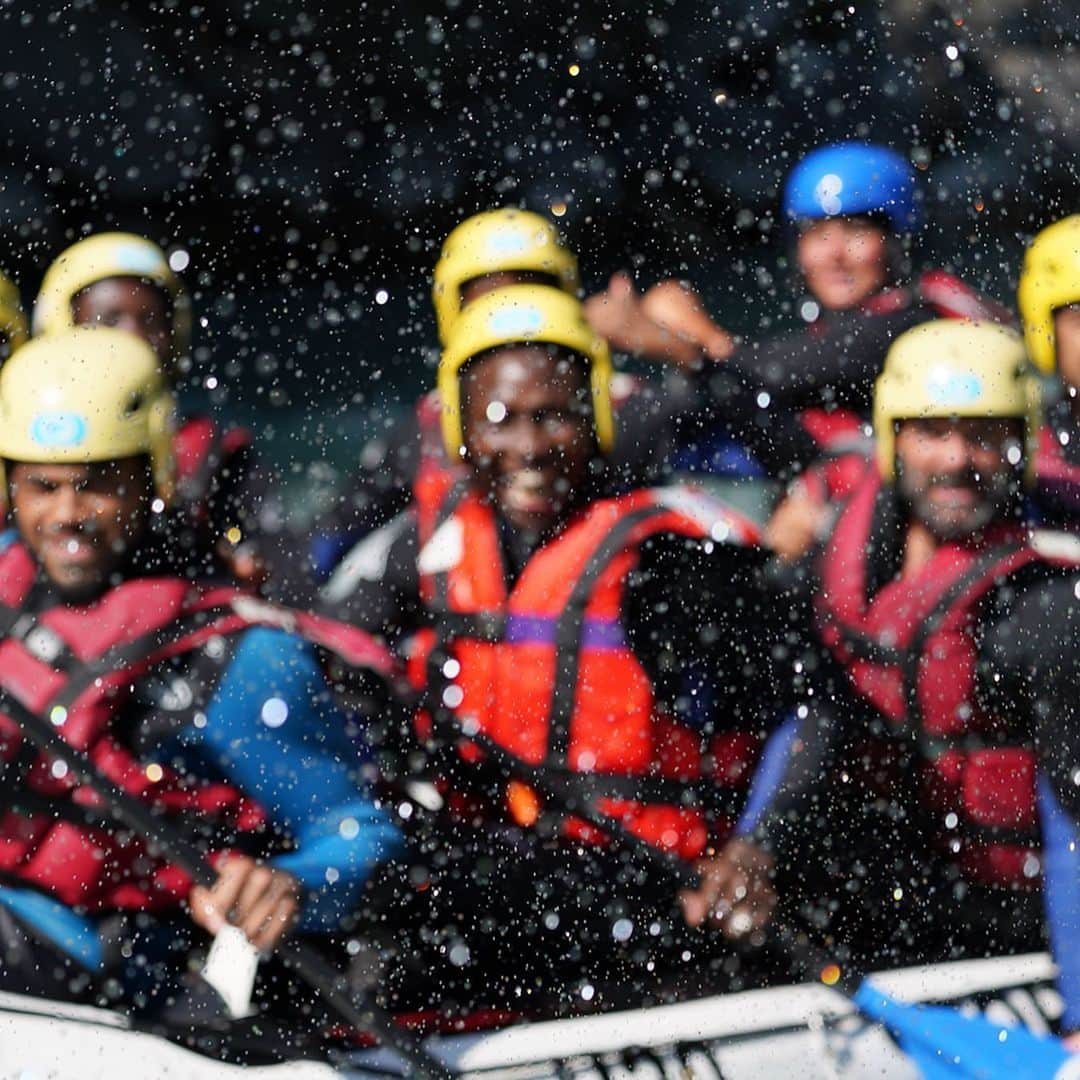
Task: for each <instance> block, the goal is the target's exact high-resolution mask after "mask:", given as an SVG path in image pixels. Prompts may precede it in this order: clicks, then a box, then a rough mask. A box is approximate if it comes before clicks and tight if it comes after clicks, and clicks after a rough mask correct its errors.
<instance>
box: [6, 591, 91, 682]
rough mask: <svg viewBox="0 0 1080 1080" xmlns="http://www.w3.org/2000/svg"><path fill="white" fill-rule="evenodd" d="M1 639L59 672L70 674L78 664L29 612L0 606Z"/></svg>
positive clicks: (57, 637)
mask: <svg viewBox="0 0 1080 1080" xmlns="http://www.w3.org/2000/svg"><path fill="white" fill-rule="evenodd" d="M5 638H10V639H13V640H15V641H18V642H20V643H21V644H22V646H23V648H24V649H26V651H27V652H28V653H30V655H31V656H33V657H34V658H35V659H37V660H40V661H41V662H42V663H43V664H48V665H49V666H50V667H52V668H55V669H56V670H57V671H59V672H67V671H70V670H71V669H72V667H73V666H75V665H77V664H78V663H79V661H78V660H77V659H76V657H75V654H74V653H73V652H72V651H71V648H70V646H69V645H68V643H67V642H66V641H65V640H64V639H63V638H62V637H61V636H60V635H59V634H58V633H57V632H56V631H55V630H53V629H52V628H51V627H48V626H43V625H42V624H41V623H40V622H39V621H38V620H37V619H36V618H35V617H34V615H33V614H32V613H31V612H29V611H26V610H24V609H23V608H18V607H12V606H11V605H9V604H0V641H3V640H4V639H5Z"/></svg>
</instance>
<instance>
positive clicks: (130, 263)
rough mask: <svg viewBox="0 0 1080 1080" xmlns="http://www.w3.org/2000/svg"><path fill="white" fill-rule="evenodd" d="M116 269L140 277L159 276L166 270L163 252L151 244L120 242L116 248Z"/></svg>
mask: <svg viewBox="0 0 1080 1080" xmlns="http://www.w3.org/2000/svg"><path fill="white" fill-rule="evenodd" d="M114 255H115V258H116V269H117V270H118V271H120V272H121V273H125V274H136V275H138V276H139V277H143V276H146V277H157V276H159V275H161V274H163V273H164V272H165V269H166V267H165V264H164V262H163V261H162V257H161V253H160V252H159V251H158V250H157V249H156V248H154V247H152V246H151V245H149V244H134V243H130V242H129V243H126V244H118V245H117V246H116V248H115V249H114Z"/></svg>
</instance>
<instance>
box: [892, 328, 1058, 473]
mask: <svg viewBox="0 0 1080 1080" xmlns="http://www.w3.org/2000/svg"><path fill="white" fill-rule="evenodd" d="M928 416H945V417H949V416H986V417H997V416H1015V417H1018V418H1020V419H1022V420H1023V421H1024V441H1025V453H1026V457H1025V464H1026V468H1027V473H1028V477H1029V479H1030V478H1031V476H1032V475H1033V474H1034V466H1035V450H1036V447H1037V445H1038V434H1039V426H1040V415H1039V386H1038V381H1037V379H1036V378H1035V376H1034V375H1033V374H1032V372H1031V368H1030V366H1029V365H1028V362H1027V356H1026V354H1025V352H1024V343H1023V341H1022V340H1021V339H1020V335H1019V334H1018V333H1017V332H1016V331H1015V330H1012V329H1010V328H1008V327H1006V326H1002V325H1001V324H1000V323H990V322H983V323H976V322H969V321H967V320H966V319H938V320H935V321H933V322H926V323H921V324H920V325H919V326H916V327H914V328H913V329H911V330H908V331H906V332H905V333H903V334H901V335H900V336H899V337H898V338H897V339H896V340H895V341H894V342H893V344H892V347H891V348H890V349H889V351H888V354H887V355H886V357H885V366H884V368H883V369H882V372H881V374H880V375H879V376H878V380H877V385H876V386H875V387H874V435H875V439H876V441H877V457H878V466H879V468H880V470H881V476H882V478H883V479H884V480H885V482H886V483H891V482H892V481H893V480H894V479H895V478H896V431H895V424H896V422H897V421H898V420H910V419H914V418H916V417H928Z"/></svg>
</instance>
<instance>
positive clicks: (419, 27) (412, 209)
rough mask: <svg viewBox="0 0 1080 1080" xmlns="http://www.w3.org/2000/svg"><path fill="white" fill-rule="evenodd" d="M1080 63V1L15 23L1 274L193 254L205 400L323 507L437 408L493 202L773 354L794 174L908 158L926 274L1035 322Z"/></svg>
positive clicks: (158, 8) (163, 1)
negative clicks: (462, 233) (458, 306)
mask: <svg viewBox="0 0 1080 1080" xmlns="http://www.w3.org/2000/svg"><path fill="white" fill-rule="evenodd" d="M1078 38H1080V5H1073V4H1069V3H1065V2H1062V3H1047V4H1041V5H1032V4H1028V5H1026V6H1025V5H1022V4H1020V3H1010V2H1005V3H980V4H975V5H963V4H956V5H936V4H926V3H921V2H918V0H891V2H889V0H886V2H884V3H867V2H863V0H850V2H849V3H846V4H844V3H827V2H816V3H806V2H799V0H788V2H785V0H779V2H773V3H748V2H746V0H734V2H731V3H715V4H710V3H696V2H682V0H679V2H656V3H653V4H626V5H615V4H609V3H592V2H588V0H582V2H579V3H572V4H550V3H549V4H536V3H529V4H505V5H499V4H470V3H466V2H463V0H445V2H444V3H442V4H434V3H424V4H417V3H389V2H385V3H384V2H367V3H365V2H362V0H353V2H351V3H304V2H295V3H287V2H281V0H244V2H236V0H228V2H222V0H217V2H211V0H207V2H201V0H183V2H180V0H157V2H146V3H136V2H128V0H116V2H107V0H95V2H73V3H67V4H60V3H50V2H48V0H45V2H43V3H33V2H31V0H0V56H2V61H3V63H2V77H0V262H2V263H3V265H4V266H5V268H6V269H7V270H8V271H9V272H10V273H11V274H12V275H13V276H14V277H15V278H16V280H17V281H18V282H19V284H20V286H21V287H22V289H23V292H24V296H25V297H26V298H27V300H28V301H29V300H30V298H32V296H33V295H34V292H35V290H36V287H37V284H38V282H39V280H40V276H41V273H42V271H43V270H44V268H45V266H46V265H47V264H48V263H49V262H50V261H51V260H52V258H53V257H55V255H56V254H58V253H59V251H60V250H61V249H62V248H63V247H64V246H66V245H67V244H68V243H70V242H72V241H73V240H74V239H76V238H78V237H79V236H82V235H84V234H86V233H87V232H90V231H93V230H97V229H102V228H126V229H132V230H134V231H138V232H141V233H143V234H145V235H147V236H149V237H151V238H153V239H154V240H156V241H158V242H160V243H162V244H164V245H166V246H167V247H169V248H170V249H174V248H179V249H183V250H184V251H186V252H187V253H188V255H189V257H190V265H189V266H188V268H187V270H186V271H185V274H184V276H185V278H186V280H187V281H188V283H189V285H190V287H191V288H192V290H193V292H194V294H195V300H196V315H197V327H196V345H197V349H196V354H195V355H196V367H195V370H194V372H193V373H192V376H191V377H190V378H189V380H188V384H187V386H186V388H185V392H186V394H187V395H188V396H189V397H191V398H197V397H202V398H203V400H204V401H205V400H206V399H209V400H211V401H212V403H213V405H214V406H215V407H218V408H220V409H221V410H222V411H223V412H225V413H229V414H231V415H238V416H242V417H244V418H247V419H249V420H252V421H254V422H255V423H256V425H257V428H258V431H259V434H260V437H262V438H263V439H265V440H266V441H267V446H268V448H269V451H270V452H271V453H272V455H273V456H274V458H275V459H276V460H277V461H279V462H282V463H285V465H286V468H287V471H289V473H290V475H291V476H292V477H293V479H294V480H301V479H304V478H305V477H306V480H305V490H306V489H307V486H308V485H309V484H310V481H311V480H312V479H320V478H321V479H325V478H326V477H327V476H328V475H329V474H328V473H327V472H326V470H325V469H322V468H321V467H318V466H317V467H315V468H314V469H313V468H312V467H311V463H313V462H318V461H320V460H321V459H327V460H331V461H335V462H337V463H338V465H346V466H347V465H348V463H349V461H350V460H351V459H353V458H354V457H355V454H356V452H357V446H358V445H359V439H358V438H353V437H352V436H357V437H359V436H360V435H362V434H364V433H367V432H370V431H371V430H373V429H374V427H376V426H377V425H378V424H380V423H386V422H390V421H391V420H392V417H393V416H394V410H395V409H398V408H400V407H404V405H405V404H406V403H407V402H408V400H409V399H410V398H411V397H412V396H413V395H414V394H415V393H416V392H417V391H418V390H419V389H420V388H422V387H424V386H426V385H427V384H428V383H429V381H430V379H431V377H432V364H433V363H434V352H433V350H432V345H433V342H434V323H433V320H432V317H431V313H430V305H429V299H428V289H429V284H428V282H429V274H430V270H431V267H432V264H433V261H434V258H435V254H436V252H437V249H438V246H439V244H440V243H441V241H442V239H443V237H444V236H445V234H446V233H447V232H448V231H449V229H450V228H451V227H452V226H453V225H454V224H455V223H456V222H457V221H458V220H460V218H461V217H463V216H465V215H466V214H468V213H471V212H474V211H476V210H479V209H484V208H488V207H491V206H495V205H503V204H511V203H513V204H519V205H527V206H529V207H531V208H533V209H538V210H545V209H546V210H548V211H550V212H552V213H554V214H555V215H556V216H557V217H559V220H560V223H561V225H562V226H563V228H564V230H565V232H566V235H567V239H568V241H569V242H570V244H571V246H572V247H574V248H575V249H577V251H578V252H579V253H580V256H581V261H582V266H583V271H584V274H585V278H586V283H587V285H588V286H589V287H599V286H601V285H602V284H603V283H604V281H605V280H606V277H607V275H608V274H610V273H611V272H612V271H613V270H615V269H617V268H620V267H625V268H628V269H631V270H633V272H634V273H635V275H636V276H637V278H638V280H639V282H640V283H641V284H642V285H648V284H650V283H651V282H653V281H655V280H657V279H658V278H661V277H664V276H667V275H671V274H677V275H679V276H683V277H687V278H689V279H690V280H692V281H693V282H694V283H695V284H696V285H698V286H699V287H700V288H701V289H702V291H703V292H704V293H705V295H706V297H707V299H708V302H709V304H710V307H711V308H712V310H713V311H714V312H715V313H716V315H717V317H718V318H719V320H720V321H721V322H723V323H725V324H727V325H729V326H730V327H732V328H733V329H735V330H738V331H741V332H747V333H762V332H767V331H768V329H769V328H770V327H771V326H774V325H775V324H776V321H777V320H778V319H783V318H785V313H787V312H790V310H791V307H790V303H786V304H785V303H784V301H785V299H786V300H787V301H790V300H791V298H792V297H793V295H794V294H793V292H792V286H793V285H797V282H795V281H794V280H793V278H792V277H791V275H790V273H789V271H787V270H786V269H785V265H784V254H785V248H786V243H787V241H788V240H789V237H787V236H786V235H785V230H784V229H783V228H782V227H781V225H780V223H779V221H778V218H777V206H778V200H779V190H780V183H781V180H782V178H783V176H784V175H785V174H786V172H787V171H788V169H789V168H790V166H791V164H792V163H793V162H794V161H795V160H796V159H797V158H798V157H799V156H800V155H801V154H803V153H804V152H805V151H806V150H808V149H810V148H812V147H813V146H815V145H818V144H820V143H821V142H823V141H834V140H842V139H848V138H867V139H875V140H882V141H886V142H889V143H891V144H893V145H894V146H896V147H897V148H898V149H900V150H901V151H902V152H904V153H906V154H907V155H909V156H910V158H911V160H912V161H913V162H914V163H915V164H916V165H917V166H918V168H919V169H920V171H921V172H922V174H923V177H924V179H925V188H924V190H925V198H926V203H927V216H928V219H929V222H930V227H929V229H928V230H927V232H926V233H925V234H924V236H923V239H922V241H921V250H918V251H917V252H916V256H917V261H919V262H925V263H933V264H937V265H946V266H948V267H950V268H952V269H954V270H957V271H959V272H961V273H962V274H964V275H965V276H966V277H967V278H968V279H969V280H971V281H972V283H973V284H975V285H977V286H979V287H981V288H983V289H986V290H987V291H989V292H991V293H993V294H996V295H997V296H999V297H1001V298H1003V299H1011V293H1012V289H1013V288H1014V286H1015V277H1016V272H1017V269H1018V263H1019V258H1020V253H1021V251H1022V248H1023V243H1024V241H1025V239H1026V238H1027V237H1028V236H1030V234H1031V233H1032V232H1033V231H1035V230H1036V229H1037V228H1039V227H1041V226H1042V225H1043V224H1046V223H1048V222H1049V221H1051V220H1053V219H1055V218H1056V217H1059V216H1061V215H1062V214H1065V213H1069V212H1072V211H1074V210H1076V209H1077V208H1080V197H1078V196H1080V181H1078V177H1077V173H1076V167H1075V162H1076V149H1077V146H1076V144H1077V141H1078V140H1080V124H1078V123H1076V122H1075V121H1076V120H1077V115H1076V112H1077V110H1076V102H1077V95H1078V91H1080V73H1078V71H1077V69H1078V68H1080V64H1078V63H1077V56H1076V52H1077V41H1078ZM211 376H213V377H216V380H217V387H216V389H214V390H212V391H208V390H207V389H206V379H207V378H208V377H211Z"/></svg>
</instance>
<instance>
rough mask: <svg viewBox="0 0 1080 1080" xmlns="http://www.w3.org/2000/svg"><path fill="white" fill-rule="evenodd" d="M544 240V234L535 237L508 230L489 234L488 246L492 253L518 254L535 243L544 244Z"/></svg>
mask: <svg viewBox="0 0 1080 1080" xmlns="http://www.w3.org/2000/svg"><path fill="white" fill-rule="evenodd" d="M543 241H544V238H543V237H542V236H537V237H535V238H534V237H531V236H526V235H525V234H524V233H521V232H512V231H510V230H506V231H503V232H497V233H493V234H492V235H491V236H489V237H488V242H487V246H488V251H490V252H491V254H492V255H517V254H519V253H520V252H522V251H527V250H528V249H529V248H531V247H533V246H534V245H539V244H542V243H543Z"/></svg>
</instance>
